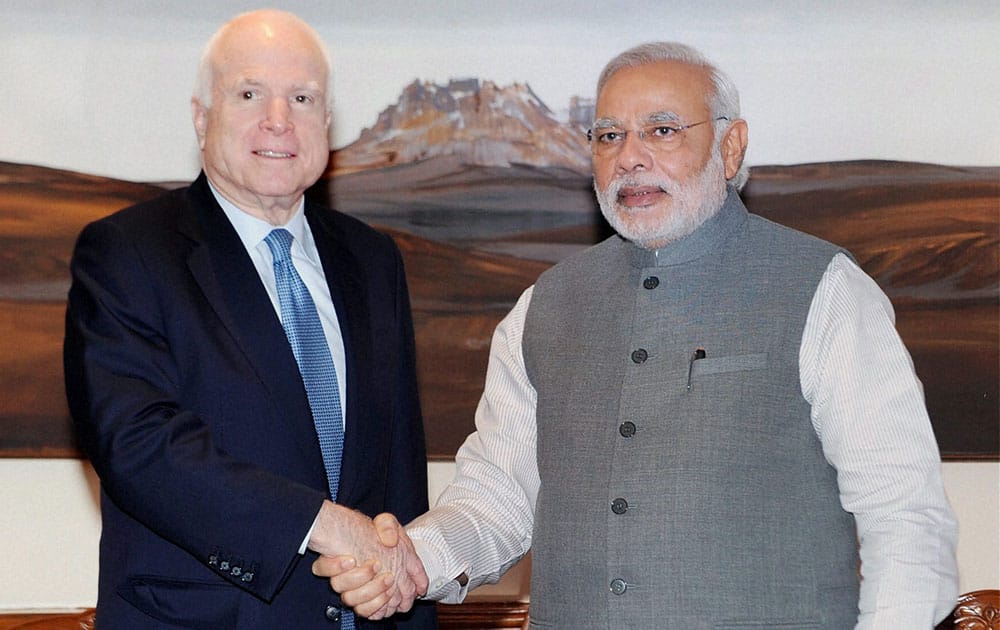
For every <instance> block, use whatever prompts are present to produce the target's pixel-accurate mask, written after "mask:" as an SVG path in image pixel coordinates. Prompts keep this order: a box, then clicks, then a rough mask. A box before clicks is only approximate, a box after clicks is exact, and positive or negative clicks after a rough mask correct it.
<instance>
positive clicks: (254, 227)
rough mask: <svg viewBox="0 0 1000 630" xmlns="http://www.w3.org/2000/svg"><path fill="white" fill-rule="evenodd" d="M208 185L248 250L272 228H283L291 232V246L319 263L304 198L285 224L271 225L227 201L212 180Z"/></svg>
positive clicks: (262, 239) (258, 243)
mask: <svg viewBox="0 0 1000 630" xmlns="http://www.w3.org/2000/svg"><path fill="white" fill-rule="evenodd" d="M208 187H209V188H210V189H211V191H212V194H213V195H214V196H215V200H216V201H218V202H219V206H220V207H221V208H222V211H223V212H224V213H225V215H226V218H228V219H229V222H230V223H232V225H233V229H235V230H236V233H237V234H238V235H239V237H240V240H241V241H242V242H243V246H244V247H246V248H247V250H248V251H250V250H253V249H255V248H257V247H259V246H260V244H261V243H263V242H264V239H265V238H266V237H267V235H268V234H270V233H271V231H272V230H275V229H277V228H279V227H280V228H284V229H286V230H288V231H289V232H291V234H292V238H293V239H294V240H293V241H292V248H295V247H296V246H298V247H300V248H301V249H302V251H303V252H304V253H305V255H306V256H307V257H308V258H309V259H310V260H311V261H312V262H313V263H314V264H316V263H319V258H318V256H317V254H316V247H315V245H313V238H312V231H311V230H310V229H309V224H308V222H307V221H306V215H305V198H303V199H302V200H301V201H299V207H298V208H297V209H296V210H295V214H293V215H292V218H291V219H289V220H288V223H286V224H285V225H271V224H270V223H268V222H267V221H264V220H263V219H258V218H257V217H255V216H253V215H252V214H250V213H248V212H244V211H243V210H240V209H239V208H238V207H237V206H236V205H235V204H234V203H233V202H231V201H229V200H228V199H226V198H225V197H223V196H222V194H221V193H219V191H218V190H216V189H215V187H214V186H212V182H209V183H208Z"/></svg>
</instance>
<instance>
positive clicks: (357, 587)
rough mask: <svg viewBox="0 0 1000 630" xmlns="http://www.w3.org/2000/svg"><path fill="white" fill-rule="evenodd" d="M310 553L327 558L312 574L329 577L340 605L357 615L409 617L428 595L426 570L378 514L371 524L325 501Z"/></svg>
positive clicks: (400, 533) (391, 521)
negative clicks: (416, 602)
mask: <svg viewBox="0 0 1000 630" xmlns="http://www.w3.org/2000/svg"><path fill="white" fill-rule="evenodd" d="M309 548H310V549H312V550H313V551H316V552H318V553H319V554H321V556H323V557H321V558H320V559H319V560H317V561H316V562H315V563H314V564H313V573H314V574H316V575H320V576H323V577H329V578H331V579H330V585H331V586H332V587H333V588H334V590H336V591H337V592H338V593H341V600H342V601H343V602H344V603H345V604H347V605H348V606H351V607H352V608H354V610H355V612H356V613H357V614H359V615H362V616H365V617H369V618H371V619H382V618H384V617H388V616H389V615H392V614H394V613H396V612H406V611H408V610H410V608H412V607H413V601H414V600H415V599H416V598H417V597H418V596H419V595H423V594H424V593H426V592H427V586H428V580H427V574H426V573H425V572H424V566H423V564H422V563H421V562H420V558H419V557H417V554H416V551H415V550H414V549H413V543H412V542H410V538H409V536H407V535H406V532H405V530H403V527H402V525H400V524H399V521H397V520H396V517H394V516H393V515H391V514H380V515H379V516H377V517H376V518H375V520H374V521H373V520H372V519H369V518H368V517H367V516H365V515H364V514H361V513H360V512H357V511H355V510H351V509H349V508H345V507H344V506H341V505H337V504H335V503H332V502H329V501H328V502H325V503H324V504H323V507H322V508H321V510H320V515H319V518H318V519H317V521H316V526H315V527H314V528H313V534H312V536H311V537H310V539H309ZM345 571H346V573H345ZM334 576H336V577H334Z"/></svg>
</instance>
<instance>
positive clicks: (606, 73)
mask: <svg viewBox="0 0 1000 630" xmlns="http://www.w3.org/2000/svg"><path fill="white" fill-rule="evenodd" d="M661 61H678V62H681V63H685V64H688V65H691V66H698V67H700V68H704V69H705V70H706V71H707V72H708V76H709V79H710V81H711V82H712V87H713V94H712V95H711V96H710V97H709V99H708V106H709V109H710V110H711V112H712V118H724V119H725V120H716V121H715V123H714V124H713V128H714V130H715V136H716V138H718V137H719V135H720V134H721V133H722V131H724V130H725V129H726V127H727V126H728V125H729V123H730V122H732V121H733V120H736V119H737V118H739V117H740V93H739V91H738V90H737V89H736V84H735V83H733V81H732V79H730V78H729V77H728V76H726V74H725V73H724V72H722V71H721V70H719V69H718V68H717V67H716V66H715V65H714V64H712V63H711V62H710V61H709V60H708V59H707V58H706V57H705V56H704V55H702V54H701V53H700V52H698V51H697V50H696V49H694V48H692V47H691V46H688V45H686V44H679V43H677V42H650V43H647V44H640V45H639V46H635V47H634V48H630V49H628V50H626V51H625V52H623V53H621V54H620V55H618V56H616V57H615V58H614V59H612V60H611V61H609V62H608V64H607V65H606V66H604V70H602V71H601V76H600V77H599V78H598V79H597V95H598V96H600V94H601V90H603V89H604V85H605V84H606V83H607V82H608V79H610V78H611V76H612V75H613V74H615V73H616V72H618V71H619V70H624V69H625V68H636V67H638V66H645V65H648V64H651V63H658V62H661ZM749 176H750V170H749V167H748V166H747V164H746V162H743V163H742V164H740V168H739V170H738V171H737V172H736V174H735V175H733V177H732V179H730V180H729V183H730V184H732V185H733V186H734V187H735V188H736V190H741V189H742V188H743V185H744V184H746V182H747V178H748V177H749Z"/></svg>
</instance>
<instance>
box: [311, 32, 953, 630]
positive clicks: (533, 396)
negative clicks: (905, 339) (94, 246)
mask: <svg viewBox="0 0 1000 630" xmlns="http://www.w3.org/2000/svg"><path fill="white" fill-rule="evenodd" d="M597 94H598V99H597V106H596V116H597V119H596V121H595V122H594V125H593V128H592V129H591V131H590V134H589V136H590V142H591V148H592V152H593V168H594V188H595V191H596V193H597V198H598V200H599V201H600V206H601V209H602V212H603V214H604V216H605V217H606V218H607V220H608V222H609V223H610V224H611V225H612V226H613V227H614V229H615V230H616V231H617V233H618V234H617V235H616V236H614V237H612V238H609V239H607V240H606V241H604V242H602V243H600V244H598V245H596V246H594V247H593V248H590V249H588V250H587V251H585V252H582V253H580V254H578V255H575V256H573V257H570V258H568V259H567V260H565V261H563V262H561V263H560V264H558V265H556V266H555V267H553V268H552V269H550V270H548V271H547V272H545V273H544V274H542V275H541V276H540V277H539V279H538V281H537V282H536V284H535V285H534V286H533V287H531V288H529V289H528V290H527V291H525V292H524V294H523V295H522V296H521V298H520V300H519V301H518V303H517V305H516V306H515V307H514V309H513V310H512V311H511V312H510V313H509V314H508V315H507V317H506V318H505V319H504V320H503V321H502V322H501V323H500V324H499V326H498V327H497V329H496V332H495V334H494V337H493V344H492V347H491V351H490V361H489V367H488V372H487V375H486V386H485V390H484V393H483V396H482V399H481V401H480V405H479V408H478V410H477V413H476V427H477V430H476V432H475V433H473V434H472V435H470V436H469V438H468V439H467V440H466V442H465V444H464V445H463V446H462V447H461V449H460V450H459V452H458V454H457V456H456V458H455V461H456V468H457V469H456V477H455V479H454V481H453V482H452V483H451V485H449V486H448V488H447V489H446V490H445V491H444V493H443V494H442V495H441V497H440V499H439V500H438V503H437V506H436V507H435V508H433V509H432V510H431V511H430V512H428V513H427V514H425V515H423V516H421V517H418V518H417V519H416V520H415V521H414V522H412V523H411V524H410V525H409V526H408V527H407V528H406V533H403V531H402V529H401V528H399V527H398V525H397V524H396V523H395V522H394V521H393V520H392V519H389V518H388V517H385V516H383V517H380V519H378V520H377V521H376V522H377V523H380V524H381V525H382V526H383V527H384V529H383V530H382V532H381V534H382V536H383V542H386V541H389V542H391V539H392V538H393V537H399V536H405V535H406V534H407V533H408V534H409V536H410V538H411V539H412V541H413V543H414V545H415V547H416V549H417V552H418V554H419V556H420V558H421V560H422V561H423V563H424V566H425V569H426V571H427V574H428V577H429V578H430V587H429V592H428V594H427V597H429V598H432V599H438V600H441V601H445V602H459V601H461V600H462V599H463V598H464V597H465V595H466V593H467V592H468V591H469V590H470V589H472V588H474V587H475V586H477V585H479V584H482V583H484V582H488V581H496V580H497V579H499V577H500V575H501V574H503V572H504V571H506V570H507V569H508V568H509V567H510V566H512V565H513V564H514V563H515V562H516V561H517V560H518V559H519V558H521V557H522V556H523V555H524V554H525V553H527V552H528V550H529V549H530V550H531V551H532V577H531V627H533V628H573V629H577V628H683V629H686V630H687V629H692V628H740V629H744V630H745V629H748V628H758V629H763V628H775V627H780V628H783V629H786V630H788V629H805V628H810V629H820V628H822V629H829V630H843V629H844V628H851V627H856V628H893V629H895V628H909V629H915V628H924V629H930V628H932V627H933V626H934V625H935V623H937V622H938V621H940V620H941V619H942V618H943V617H944V616H945V615H946V614H947V613H948V612H949V611H950V610H951V608H952V607H953V606H954V603H955V599H956V596H957V579H956V566H955V544H956V538H957V532H956V522H955V518H954V515H953V513H952V511H951V509H950V507H949V505H948V502H947V499H946V498H945V495H944V490H943V486H942V482H941V473H940V456H939V453H938V449H937V445H936V442H935V439H934V435H933V433H932V431H931V426H930V422H929V420H928V417H927V412H926V409H925V405H924V400H923V394H922V388H921V385H920V382H919V381H918V379H917V377H916V375H915V374H914V371H913V366H912V363H911V361H910V357H909V354H908V353H907V351H906V349H905V347H904V346H903V344H902V342H901V341H900V339H899V336H898V334H897V333H896V331H895V328H894V315H893V310H892V306H891V304H890V303H889V300H888V299H887V298H886V296H885V295H884V294H883V293H882V291H881V290H880V289H879V288H878V287H877V286H876V284H875V283H874V281H872V280H871V278H869V277H868V276H867V275H865V274H864V272H862V271H861V269H860V268H859V267H858V266H857V264H856V263H855V262H854V261H853V259H852V258H851V257H850V254H848V253H847V252H845V251H844V250H842V249H840V248H838V247H837V246H835V245H832V244H830V243H826V242H824V241H821V240H819V239H816V238H814V237H811V236H808V235H806V234H803V233H801V232H797V231H794V230H791V229H788V228H785V227H782V226H779V225H776V224H774V223H771V222H769V221H767V220H765V219H762V218H760V217H756V216H754V215H751V214H749V213H748V212H747V210H746V208H745V207H744V205H743V203H742V201H741V200H740V197H739V194H738V190H739V189H740V187H741V186H742V184H743V183H744V182H745V181H746V177H747V175H746V169H745V167H744V164H743V156H744V152H745V150H746V146H747V123H746V121H744V120H742V119H741V118H740V112H739V97H738V94H737V91H736V89H735V87H734V86H733V84H732V82H731V81H730V80H729V79H728V78H727V77H726V76H725V75H723V74H722V73H721V72H720V71H719V70H718V69H717V68H715V67H714V66H713V65H711V64H710V63H709V62H708V61H707V60H705V59H704V57H702V56H701V55H700V54H699V53H698V52H697V51H695V50H693V49H691V48H689V47H687V46H683V45H678V44H672V43H656V44H647V45H643V46H639V47H637V48H634V49H631V50H629V51H626V52H625V53H622V54H621V55H619V56H618V57H616V58H615V59H614V60H612V61H611V62H610V63H609V64H608V66H607V67H606V68H605V70H604V72H603V73H602V75H601V77H600V80H599V82H598V88H597ZM354 564H355V563H353V561H352V560H350V559H345V558H337V559H321V560H320V561H318V562H317V563H316V564H315V565H314V570H315V571H316V572H317V573H320V574H324V575H330V576H332V578H331V584H332V585H333V587H334V588H335V589H336V590H338V591H340V592H343V599H344V601H345V602H348V603H351V604H354V605H356V610H357V611H358V612H359V613H360V614H369V615H371V616H373V617H375V618H378V617H381V616H383V615H385V614H388V613H390V612H392V610H393V605H394V604H395V603H396V602H394V601H390V600H389V596H388V593H389V592H388V591H387V590H385V589H386V586H385V585H386V584H388V583H390V582H391V580H390V579H389V577H388V576H386V575H381V576H378V578H379V579H374V578H375V577H376V575H375V572H376V571H375V567H372V566H370V565H366V566H362V567H356V568H353V569H351V568H350V567H353V566H354ZM859 568H860V571H859Z"/></svg>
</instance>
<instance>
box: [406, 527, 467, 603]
mask: <svg viewBox="0 0 1000 630" xmlns="http://www.w3.org/2000/svg"><path fill="white" fill-rule="evenodd" d="M411 540H412V541H413V548H414V550H416V552H417V556H418V557H419V558H420V561H421V562H422V563H423V564H424V571H425V572H426V573H427V579H428V581H429V585H428V587H427V594H426V595H425V596H424V597H423V599H432V600H435V601H439V602H443V603H445V604H460V603H462V600H464V599H465V596H466V595H468V593H469V577H468V569H467V568H466V569H465V570H462V569H458V570H452V571H449V570H448V569H447V568H445V567H444V566H442V563H441V561H440V560H439V555H438V554H436V553H435V552H434V549H433V545H430V544H429V543H427V542H426V541H423V540H418V539H416V538H412V539H411Z"/></svg>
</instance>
